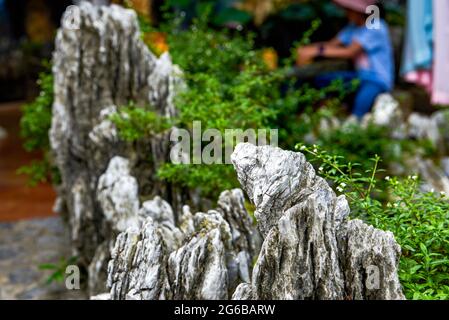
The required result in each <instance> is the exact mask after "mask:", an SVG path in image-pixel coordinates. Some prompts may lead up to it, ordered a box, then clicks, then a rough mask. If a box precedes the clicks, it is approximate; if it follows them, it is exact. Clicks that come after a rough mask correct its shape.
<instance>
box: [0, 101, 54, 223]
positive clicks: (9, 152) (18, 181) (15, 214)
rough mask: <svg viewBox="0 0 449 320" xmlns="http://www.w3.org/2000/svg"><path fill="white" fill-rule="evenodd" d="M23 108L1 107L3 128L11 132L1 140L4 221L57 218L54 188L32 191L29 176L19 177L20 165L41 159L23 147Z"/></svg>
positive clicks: (0, 188)
mask: <svg viewBox="0 0 449 320" xmlns="http://www.w3.org/2000/svg"><path fill="white" fill-rule="evenodd" d="M21 105H22V103H21V102H14V103H7V104H1V105H0V126H1V127H3V128H4V129H6V132H7V137H6V138H5V139H1V140H0V221H15V220H20V219H29V218H36V217H48V216H54V214H53V212H52V206H53V202H54V199H55V192H54V190H53V188H52V186H51V185H49V184H41V185H39V186H38V187H35V188H30V187H28V186H27V177H26V176H20V175H17V174H16V170H17V169H18V168H19V167H20V166H22V165H24V164H28V163H30V162H31V161H32V160H33V159H38V158H39V156H40V155H39V154H38V153H28V152H26V151H25V150H23V148H22V141H21V139H20V136H19V121H20V106H21Z"/></svg>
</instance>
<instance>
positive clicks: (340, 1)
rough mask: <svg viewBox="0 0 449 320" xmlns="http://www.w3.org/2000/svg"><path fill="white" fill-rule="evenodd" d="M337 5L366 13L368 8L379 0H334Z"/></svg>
mask: <svg viewBox="0 0 449 320" xmlns="http://www.w3.org/2000/svg"><path fill="white" fill-rule="evenodd" d="M333 1H334V3H336V4H337V5H339V6H341V7H343V8H346V9H350V10H354V11H356V12H360V13H366V8H367V7H369V6H371V5H374V4H376V3H377V0H333Z"/></svg>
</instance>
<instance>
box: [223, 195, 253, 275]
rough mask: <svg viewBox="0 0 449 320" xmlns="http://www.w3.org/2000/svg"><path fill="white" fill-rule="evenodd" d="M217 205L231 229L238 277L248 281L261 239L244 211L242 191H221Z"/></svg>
mask: <svg viewBox="0 0 449 320" xmlns="http://www.w3.org/2000/svg"><path fill="white" fill-rule="evenodd" d="M217 204H218V207H217V211H218V212H220V213H221V214H222V216H223V218H224V219H225V220H226V222H227V223H228V224H229V227H230V228H231V235H232V243H233V248H234V249H235V250H236V252H238V254H237V259H238V261H239V267H240V271H239V272H240V277H241V278H242V279H243V280H246V279H248V280H249V275H250V272H251V265H252V261H253V259H254V258H255V257H256V256H257V255H258V254H259V250H260V245H261V237H260V233H259V232H258V231H257V229H256V228H255V227H254V223H253V221H252V219H251V217H250V216H249V214H248V212H247V211H246V208H245V197H244V195H243V192H242V190H241V189H233V190H226V191H223V192H222V193H221V194H220V197H219V198H218V203H217Z"/></svg>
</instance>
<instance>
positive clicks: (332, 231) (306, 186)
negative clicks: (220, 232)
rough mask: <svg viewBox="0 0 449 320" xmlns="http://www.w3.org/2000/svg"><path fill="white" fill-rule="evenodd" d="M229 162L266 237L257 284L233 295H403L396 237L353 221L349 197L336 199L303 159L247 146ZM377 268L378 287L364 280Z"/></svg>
mask: <svg viewBox="0 0 449 320" xmlns="http://www.w3.org/2000/svg"><path fill="white" fill-rule="evenodd" d="M231 160H232V162H233V164H234V167H235V168H236V170H237V174H238V178H239V181H240V183H241V184H242V186H243V188H244V190H245V191H246V192H247V194H248V196H249V197H250V199H251V201H253V202H254V204H255V205H256V218H257V220H258V225H259V227H260V229H261V231H262V233H263V235H264V237H265V238H264V242H263V245H262V249H261V251H260V254H259V258H258V260H257V262H256V265H255V267H254V270H253V275H252V281H251V284H250V285H249V284H246V285H240V286H239V287H238V290H237V291H236V292H235V293H234V295H233V298H235V299H243V298H251V299H403V298H404V295H403V294H402V290H401V286H400V283H399V279H398V276H397V266H398V262H399V256H400V247H399V245H397V243H396V242H395V240H394V237H393V235H392V234H391V233H389V232H384V231H381V230H376V229H374V228H372V227H369V226H367V225H365V224H364V223H363V222H361V221H358V220H354V221H348V219H347V216H348V214H349V206H348V204H347V201H346V199H345V197H344V196H340V197H336V195H335V193H334V192H333V191H332V189H331V188H330V187H329V186H328V184H327V183H326V181H324V180H323V179H322V178H320V177H318V176H316V175H315V171H314V169H313V168H312V166H311V165H310V164H309V163H308V162H307V161H306V160H305V157H304V155H302V154H301V153H294V152H290V151H283V150H281V149H279V148H273V147H270V146H264V147H256V146H254V145H251V144H247V143H245V144H239V145H238V146H237V147H236V149H235V151H234V153H233V154H232V156H231ZM376 268H377V269H376ZM372 269H375V270H380V276H379V277H377V278H376V279H375V280H376V281H375V283H374V285H373V286H371V285H369V284H368V285H367V283H366V282H365V281H364V280H365V279H367V275H368V271H370V270H372Z"/></svg>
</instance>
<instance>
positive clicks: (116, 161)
mask: <svg viewBox="0 0 449 320" xmlns="http://www.w3.org/2000/svg"><path fill="white" fill-rule="evenodd" d="M97 200H98V203H99V204H100V207H101V210H102V212H103V215H104V218H105V220H106V221H107V222H109V224H110V226H111V228H112V229H113V230H114V231H117V232H122V231H126V230H127V229H128V228H135V229H138V228H139V227H140V221H139V216H138V212H139V192H138V185H137V180H136V179H135V178H134V177H133V176H131V175H130V168H129V161H128V160H127V159H125V158H122V157H118V156H117V157H114V158H112V159H111V161H110V162H109V165H108V168H107V170H106V172H105V173H104V174H103V175H101V177H100V178H99V179H98V186H97Z"/></svg>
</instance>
